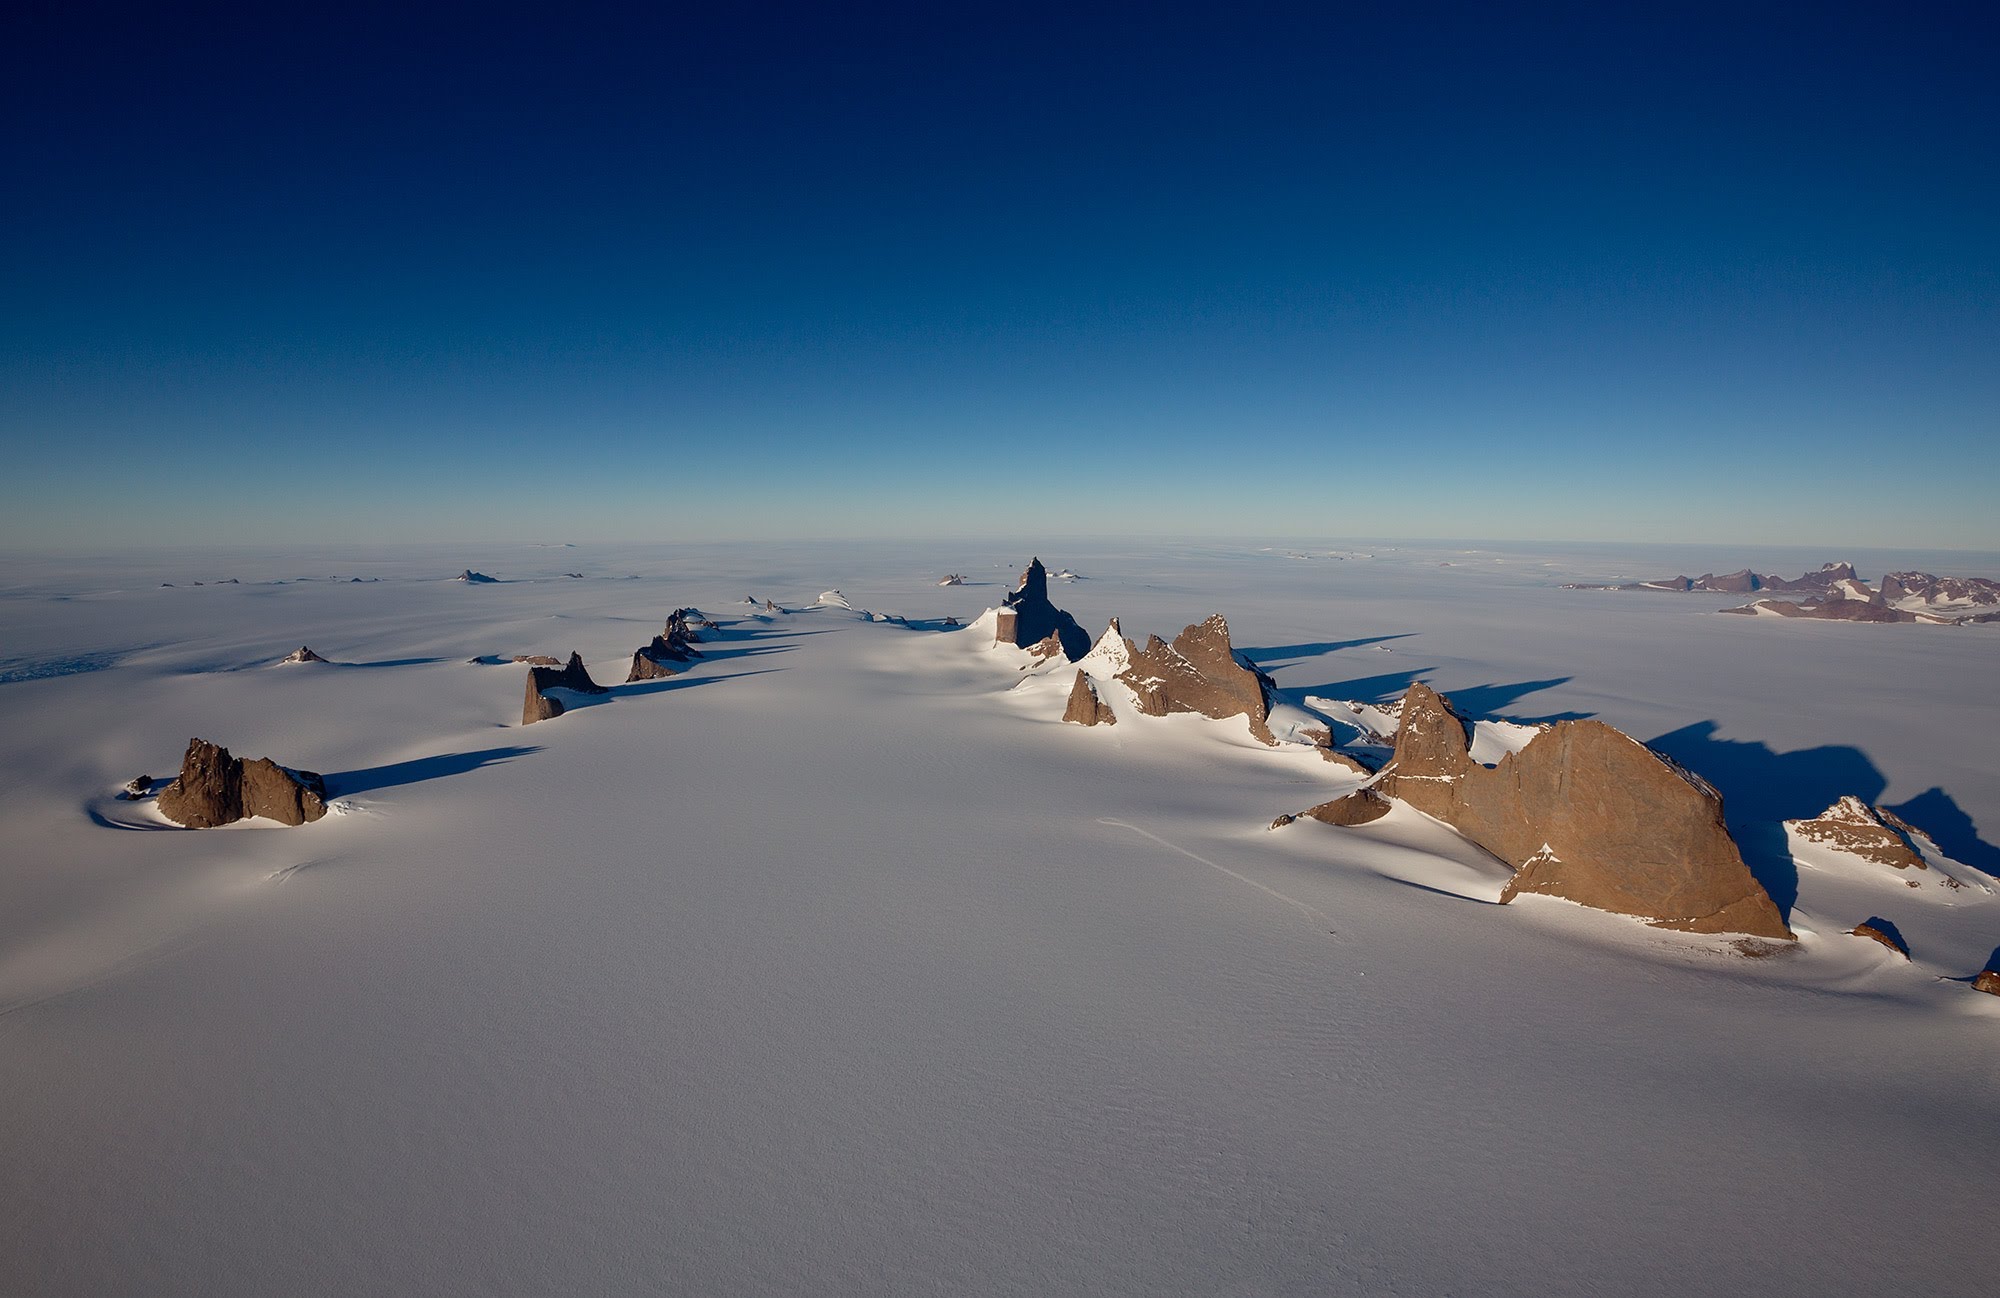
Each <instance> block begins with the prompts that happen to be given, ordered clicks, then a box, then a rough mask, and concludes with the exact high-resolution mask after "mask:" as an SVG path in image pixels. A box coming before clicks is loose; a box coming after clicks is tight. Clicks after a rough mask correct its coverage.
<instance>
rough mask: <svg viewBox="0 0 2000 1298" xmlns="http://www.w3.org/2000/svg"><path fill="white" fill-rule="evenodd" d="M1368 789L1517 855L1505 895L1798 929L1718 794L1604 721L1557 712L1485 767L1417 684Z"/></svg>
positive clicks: (1657, 918)
mask: <svg viewBox="0 0 2000 1298" xmlns="http://www.w3.org/2000/svg"><path fill="white" fill-rule="evenodd" d="M1364 792H1366V793H1368V794H1371V795H1376V796H1380V797H1390V798H1396V799H1399V800H1401V801H1403V802H1406V803H1408V804H1409V805H1410V806H1413V807H1415V808H1416V809H1417V810H1419V811H1422V812H1425V813H1427V814H1429V815H1432V816H1435V817H1437V818H1438V819H1439V820H1442V821H1444V822H1445V823H1446V824H1448V825H1450V826H1452V827H1453V828H1454V829H1456V830H1458V832H1459V833H1461V834H1463V835H1465V836H1466V837H1467V838H1469V839H1471V840H1472V841H1473V842H1475V843H1477V844H1479V845H1480V846H1481V847H1483V848H1485V849H1486V850H1487V851H1489V852H1491V853H1493V854H1494V855H1495V856H1497V857H1499V858H1500V859H1501V860H1502V861H1505V862H1506V863H1507V864H1508V865H1510V866H1512V867H1513V868H1514V871H1515V873H1514V878H1513V879H1512V880H1511V881H1510V882H1509V883H1508V885H1507V889H1506V891H1505V893H1504V894H1503V895H1502V897H1501V900H1502V901H1510V900H1512V899H1513V898H1514V897H1517V896H1519V895H1521V894H1522V893H1541V894H1544V895H1547V896H1552V897H1563V898H1566V899H1568V900H1570V901H1574V902H1578V903H1580V904H1582V905H1585V906H1592V907H1595V908H1597V909H1599V910H1608V911H1615V912H1617V913H1619V914H1623V915H1636V916H1639V917H1640V918H1642V919H1645V920H1646V921H1647V922H1649V923H1652V924H1657V925H1659V926H1660V927H1663V928H1675V929H1684V930H1687V931H1689V932H1695V933H1744V934H1749V935H1751V936H1755V937H1772V938H1789V937H1791V936H1792V933H1791V930H1790V929H1788V928H1786V926H1785V922H1784V918H1783V916H1781V915H1780V914H1779V913H1778V908H1777V906H1776V904H1775V903H1773V902H1772V900H1771V897H1770V894H1769V893H1767V892H1765V891H1764V887H1763V885H1762V884H1760V883H1758V882H1757V880H1756V878H1755V876H1753V875H1752V874H1751V873H1750V871H1749V868H1748V867H1746V866H1745V865H1744V864H1743V858H1742V856H1741V854H1739V853H1738V851H1737V849H1736V843H1735V840H1734V839H1732V838H1730V836H1729V831H1728V830H1727V829H1726V828H1724V826H1723V820H1722V798H1721V796H1720V795H1718V794H1717V793H1716V792H1715V790H1714V789H1712V788H1710V787H1709V786H1708V785H1707V784H1705V783H1703V782H1702V781H1701V780H1700V779H1699V778H1697V777H1696V776H1694V775H1692V774H1690V773H1689V772H1687V771H1684V770H1682V769H1681V768H1680V767H1678V766H1676V765H1674V764H1673V763H1671V762H1669V761H1667V760H1666V759H1665V758H1664V757H1661V756H1660V755H1659V754H1658V753H1655V752H1653V751H1652V750H1651V749H1650V748H1647V747H1646V746H1645V745H1644V744H1641V743H1640V742H1638V741H1637V740H1635V739H1633V738H1632V737H1630V736H1629V735H1626V734H1624V733H1622V732H1620V731H1618V730H1615V729H1613V728H1612V727H1610V726H1607V725H1605V724H1604V723H1602V722H1599V721H1562V722H1558V723H1556V724H1555V725H1553V726H1550V727H1549V728H1548V729H1547V730H1544V731H1543V732H1542V733H1541V734H1539V735H1537V736H1535V738H1534V739H1532V740H1530V741H1529V742H1528V744H1527V746H1526V747H1525V748H1523V749H1521V750H1520V751H1519V752H1517V753H1510V754H1508V755H1507V756H1505V757H1503V758H1502V759H1501V760H1500V762H1499V764H1498V765H1497V766H1493V767H1487V766H1482V765H1481V764H1479V763H1478V762H1475V761H1473V760H1472V756H1471V752H1470V739H1469V734H1468V729H1467V726H1466V724H1465V722H1464V720H1463V719H1461V718H1460V717H1459V715H1458V713H1456V712H1455V711H1453V710H1452V707H1451V704H1450V703H1449V702H1448V701H1447V700H1445V699H1444V698H1443V697H1441V696H1440V695H1439V694H1437V693H1436V691H1434V690H1432V689H1430V688H1429V687H1428V686H1425V685H1422V684H1417V685H1412V686H1411V687H1410V689H1409V693H1408V694H1407V695H1405V697H1404V700H1403V712H1402V726H1401V728H1400V729H1399V730H1398V732H1397V735H1396V754H1395V757H1394V759H1393V760H1392V761H1391V762H1390V764H1389V765H1388V766H1386V767H1385V768H1383V773H1382V775H1381V776H1380V777H1379V778H1378V779H1377V780H1376V782H1375V783H1374V784H1373V785H1371V786H1370V787H1369V788H1368V789H1367V790H1365V791H1364ZM1358 797H1360V795H1349V798H1347V799H1336V800H1335V802H1334V804H1330V806H1329V807H1328V808H1325V809H1322V808H1315V809H1314V811H1313V812H1312V813H1311V814H1313V815H1315V816H1317V817H1318V818H1320V819H1330V820H1334V823H1355V822H1354V821H1353V820H1352V819H1342V818H1341V817H1345V816H1350V815H1353V814H1365V813H1363V812H1361V809H1360V807H1359V806H1357V807H1355V808H1353V809H1352V810H1351V811H1349V810H1342V809H1340V804H1343V803H1346V802H1348V801H1349V800H1350V799H1353V798H1358ZM1370 810H1372V808H1370ZM1378 814H1379V813H1378Z"/></svg>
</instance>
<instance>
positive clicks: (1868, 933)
mask: <svg viewBox="0 0 2000 1298" xmlns="http://www.w3.org/2000/svg"><path fill="white" fill-rule="evenodd" d="M1848 933H1849V935H1851V936H1853V937H1865V938H1868V939H1870V940H1872V941H1876V942H1880V943H1881V944H1882V945H1883V946H1886V947H1888V948H1889V949H1890V950H1891V951H1894V952H1895V953H1896V954H1897V955H1899V956H1901V957H1903V959H1905V960H1907V959H1909V958H1910V944H1909V943H1907V942H1905V941H1904V940H1903V935H1902V933H1900V932H1899V931H1897V928H1896V926H1895V925H1894V924H1891V923H1890V922H1889V921H1888V920H1886V919H1882V918H1880V917H1879V916H1871V917H1870V918H1868V919H1866V920H1864V921H1862V922H1861V923H1859V924H1856V925H1855V926H1854V927H1853V928H1851V929H1849V930H1848Z"/></svg>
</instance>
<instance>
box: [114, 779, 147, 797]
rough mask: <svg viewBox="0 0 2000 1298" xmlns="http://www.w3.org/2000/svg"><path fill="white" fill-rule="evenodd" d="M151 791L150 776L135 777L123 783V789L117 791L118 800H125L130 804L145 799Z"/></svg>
mask: <svg viewBox="0 0 2000 1298" xmlns="http://www.w3.org/2000/svg"><path fill="white" fill-rule="evenodd" d="M152 791H153V777H152V776H150V775H135V776H133V777H132V778H131V779H129V780H127V781H126V782H125V787H124V788H123V789H122V790H120V791H119V794H118V796H119V797H120V798H123V799H125V800H126V801H128V802H131V801H136V800H137V799H139V798H143V797H145V796H146V795H147V794H149V793H151V792H152Z"/></svg>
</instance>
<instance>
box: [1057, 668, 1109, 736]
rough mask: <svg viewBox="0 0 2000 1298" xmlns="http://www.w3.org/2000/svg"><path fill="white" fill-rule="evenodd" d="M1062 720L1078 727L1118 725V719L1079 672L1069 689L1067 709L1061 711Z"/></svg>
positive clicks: (1081, 672) (1088, 678) (1086, 678)
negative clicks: (1073, 723)
mask: <svg viewBox="0 0 2000 1298" xmlns="http://www.w3.org/2000/svg"><path fill="white" fill-rule="evenodd" d="M1063 720H1064V721H1074V722H1075V723H1076V724H1078V725H1080V726H1096V725H1106V726H1115V725H1117V724H1118V717H1117V716H1116V715H1115V714H1114V713H1113V712H1112V711H1111V708H1110V705H1108V704H1107V703H1105V701H1104V700H1103V699H1101V698H1099V697H1098V695H1097V686H1095V685H1094V684H1092V683H1091V680H1090V677H1089V676H1088V675H1086V674H1085V673H1084V672H1083V671H1081V670H1079V671H1078V672H1077V674H1076V683H1075V684H1074V685H1071V686H1070V687H1069V707H1068V708H1066V709H1065V710H1064V711H1063Z"/></svg>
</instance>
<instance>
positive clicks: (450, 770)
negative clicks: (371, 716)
mask: <svg viewBox="0 0 2000 1298" xmlns="http://www.w3.org/2000/svg"><path fill="white" fill-rule="evenodd" d="M541 751H542V750H541V748H540V746H538V745H528V746H522V745H512V746H510V747H506V748H482V749H479V750H477V751H476V752H468V753H438V754H436V755H435V756H432V757H415V758H412V759H410V760H409V761H407V762H391V763H390V764H389V765H387V766H368V767H363V768H362V769H360V770H358V771H338V772H335V773H333V774H331V775H328V776H326V777H325V778H326V796H327V797H328V798H344V797H347V796H349V795H350V794H355V793H372V792H374V791H375V790H377V789H393V788H396V787H397V786H399V785H404V784H421V783H422V782H424V781H425V780H437V779H442V778H444V777H445V776H447V775H464V774H465V773H466V772H468V771H476V770H478V769H479V768H481V767H482V766H496V765H498V764H499V763H501V762H511V761H513V760H514V759H515V758H516V757H526V756H527V755H528V754H529V753H539V752H541Z"/></svg>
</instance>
